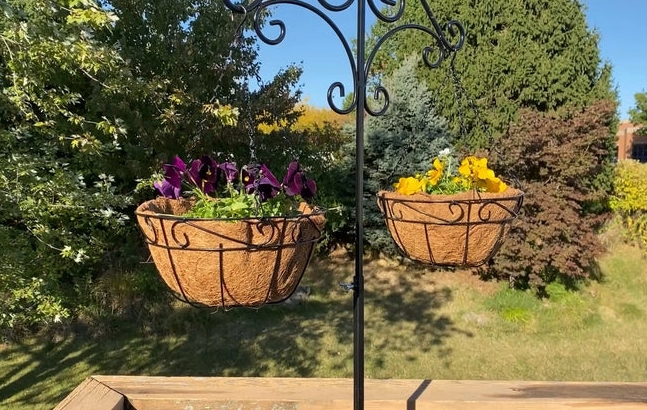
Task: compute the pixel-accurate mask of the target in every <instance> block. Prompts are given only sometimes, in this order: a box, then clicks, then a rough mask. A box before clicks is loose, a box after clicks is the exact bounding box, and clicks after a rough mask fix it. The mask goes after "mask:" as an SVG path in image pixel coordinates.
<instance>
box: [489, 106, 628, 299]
mask: <svg viewBox="0 0 647 410" xmlns="http://www.w3.org/2000/svg"><path fill="white" fill-rule="evenodd" d="M615 110H616V107H615V104H614V103H612V102H607V101H601V102H598V103H595V104H593V105H591V106H589V107H587V108H584V109H582V110H580V111H577V112H572V113H569V114H567V115H561V116H558V115H549V114H546V113H539V112H535V111H531V110H526V111H522V112H521V114H520V116H519V119H518V121H517V122H516V123H515V124H514V125H512V126H511V127H510V128H509V130H508V132H507V134H506V135H505V136H503V137H502V138H501V139H500V140H499V143H498V144H497V147H496V151H498V152H493V153H492V154H491V157H492V162H493V164H494V168H496V169H497V170H498V171H499V172H502V173H503V174H505V173H508V174H509V175H510V176H511V177H515V178H517V179H518V180H519V182H520V184H521V187H522V189H523V190H524V192H525V199H524V204H523V208H522V211H521V214H520V216H519V218H517V220H516V221H515V223H514V224H513V227H512V229H511V232H510V234H509V236H508V239H507V241H506V242H505V244H504V245H503V247H502V248H501V251H500V252H499V254H498V255H497V256H496V257H495V259H494V260H492V261H490V263H489V265H488V266H486V267H485V268H484V269H483V271H482V273H483V274H484V275H487V276H490V277H497V278H501V279H504V278H507V279H510V280H511V282H514V283H515V284H516V285H517V286H520V287H525V286H529V287H533V288H538V289H540V288H541V287H543V285H545V284H546V283H548V282H551V281H554V280H557V279H560V280H563V281H565V282H566V283H575V282H576V281H577V280H579V279H583V278H586V277H589V276H590V275H591V274H592V273H593V272H595V268H596V257H597V256H598V255H599V254H600V253H601V251H602V250H603V247H602V245H601V243H600V241H599V240H598V237H597V235H596V233H597V230H598V229H599V228H600V227H601V225H602V224H603V223H604V222H605V221H606V220H607V218H608V217H609V216H610V214H609V212H608V206H607V202H608V197H609V193H610V191H611V189H612V185H611V180H612V175H613V164H612V159H613V155H614V153H615V136H614V135H613V133H612V132H611V128H612V127H611V126H612V125H613V124H614V121H616V116H615Z"/></svg>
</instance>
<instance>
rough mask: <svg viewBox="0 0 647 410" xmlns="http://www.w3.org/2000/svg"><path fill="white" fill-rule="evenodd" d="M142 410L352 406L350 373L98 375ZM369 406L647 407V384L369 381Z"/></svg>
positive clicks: (454, 409)
mask: <svg viewBox="0 0 647 410" xmlns="http://www.w3.org/2000/svg"><path fill="white" fill-rule="evenodd" d="M95 378H96V380H98V381H100V382H101V383H103V384H105V385H106V386H109V387H111V388H112V389H114V390H116V391H117V392H119V393H120V394H122V395H123V396H125V397H126V398H127V400H128V402H129V403H130V404H131V405H132V406H133V407H134V409H136V410H152V409H155V410H171V409H173V410H174V409H178V410H186V409H192V410H198V409H214V408H218V409H220V410H233V409H236V410H247V409H254V410H296V409H299V410H324V409H325V410H336V409H340V410H341V409H344V410H348V409H351V408H352V407H353V406H352V404H353V403H352V401H353V381H352V380H351V379H320V378H253V377H252V378H250V377H240V378H225V377H213V378H204V377H144V376H95ZM364 407H365V409H366V410H392V409H393V410H395V409H398V410H468V409H469V410H473V409H475V408H477V409H479V410H539V409H541V410H562V409H563V410H566V409H569V410H572V409H573V408H577V409H596V410H607V409H608V410H611V409H613V410H637V409H642V410H647V383H589V382H582V383H580V382H525V381H473V380H464V381H453V380H433V381H432V380H366V381H365V406H364Z"/></svg>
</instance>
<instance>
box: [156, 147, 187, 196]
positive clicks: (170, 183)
mask: <svg viewBox="0 0 647 410" xmlns="http://www.w3.org/2000/svg"><path fill="white" fill-rule="evenodd" d="M185 173H186V164H185V163H184V161H182V159H181V158H180V157H178V156H177V155H176V156H175V158H173V163H171V164H164V179H163V180H162V181H156V182H155V183H154V184H153V185H154V186H155V188H157V190H158V191H159V192H160V193H161V194H162V195H164V196H165V197H167V198H172V199H177V198H179V197H180V195H181V194H182V179H183V178H184V174H185Z"/></svg>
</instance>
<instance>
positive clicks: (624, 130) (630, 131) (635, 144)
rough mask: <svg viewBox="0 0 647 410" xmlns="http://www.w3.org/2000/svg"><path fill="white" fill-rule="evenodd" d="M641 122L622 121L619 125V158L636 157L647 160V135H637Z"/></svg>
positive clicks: (636, 158)
mask: <svg viewBox="0 0 647 410" xmlns="http://www.w3.org/2000/svg"><path fill="white" fill-rule="evenodd" d="M641 128H642V125H641V124H633V123H632V122H631V121H622V122H620V126H619V127H618V133H617V134H616V136H617V137H618V159H619V160H621V159H629V158H631V159H635V160H638V161H640V162H647V135H636V133H637V131H638V130H639V129H641Z"/></svg>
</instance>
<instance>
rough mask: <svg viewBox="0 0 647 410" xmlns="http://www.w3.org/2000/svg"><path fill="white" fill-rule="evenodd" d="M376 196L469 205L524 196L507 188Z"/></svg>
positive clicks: (388, 193) (515, 189)
mask: <svg viewBox="0 0 647 410" xmlns="http://www.w3.org/2000/svg"><path fill="white" fill-rule="evenodd" d="M377 196H378V198H380V199H385V200H389V199H391V200H393V199H397V200H398V201H403V202H432V203H450V202H461V203H468V204H470V203H479V202H483V201H493V200H501V199H519V198H522V197H523V196H525V193H524V191H522V190H521V189H518V188H513V187H508V189H506V190H505V191H503V192H479V191H476V190H470V191H463V192H456V193H454V194H428V193H425V192H418V193H415V194H412V195H405V194H401V193H399V192H396V191H388V190H380V191H378V193H377Z"/></svg>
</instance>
